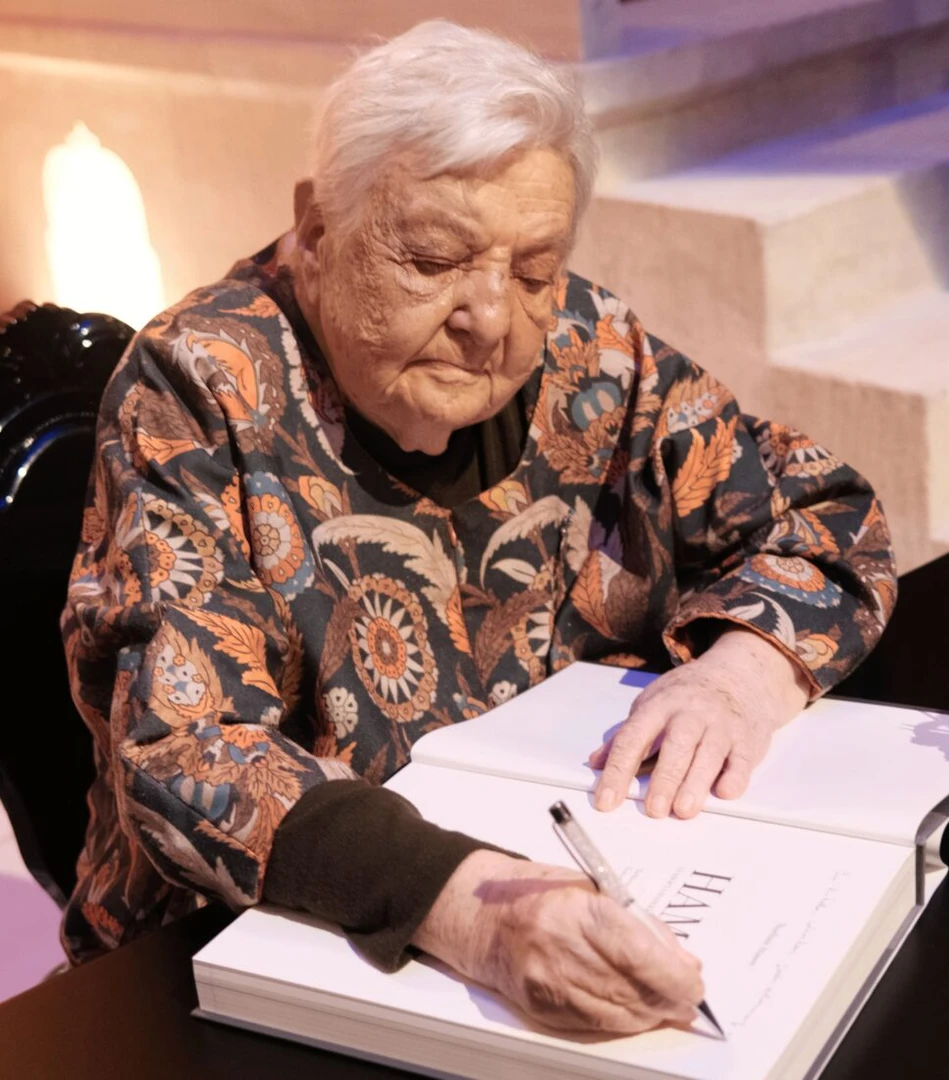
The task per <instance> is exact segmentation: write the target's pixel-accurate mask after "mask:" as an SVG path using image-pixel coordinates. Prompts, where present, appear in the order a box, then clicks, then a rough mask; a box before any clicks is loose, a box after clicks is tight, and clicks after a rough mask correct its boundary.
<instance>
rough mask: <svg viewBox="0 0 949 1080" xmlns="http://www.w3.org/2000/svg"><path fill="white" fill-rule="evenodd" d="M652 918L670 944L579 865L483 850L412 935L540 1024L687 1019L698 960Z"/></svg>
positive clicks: (610, 1028) (597, 1027) (636, 1026)
mask: <svg viewBox="0 0 949 1080" xmlns="http://www.w3.org/2000/svg"><path fill="white" fill-rule="evenodd" d="M658 925H660V926H661V929H662V933H663V934H665V935H667V940H668V942H669V947H666V945H665V944H664V943H663V942H661V941H658V940H657V939H656V938H655V937H654V935H653V934H652V933H651V932H650V931H649V929H648V928H647V927H646V926H644V925H643V924H642V923H641V922H640V921H639V920H638V919H636V918H634V917H633V916H632V915H630V914H629V912H627V911H625V910H624V909H623V908H622V907H621V906H620V905H619V904H617V903H616V902H615V901H613V900H611V899H609V897H606V896H601V895H600V894H599V893H597V892H596V890H595V889H594V888H593V886H592V885H591V884H590V883H589V881H587V879H586V878H585V877H584V876H583V875H582V874H579V873H577V872H575V871H572V870H567V869H564V868H562V867H558V866H548V865H545V864H542V863H533V862H525V861H523V860H521V859H514V858H511V857H510V856H508V855H503V854H501V853H499V852H494V851H484V850H481V851H475V852H473V853H472V854H471V855H469V856H468V857H467V858H466V859H465V860H464V861H463V862H462V863H461V864H460V865H459V866H458V868H457V869H456V870H455V872H454V874H453V875H452V876H451V877H450V878H449V880H448V882H447V883H446V885H445V887H444V889H442V892H441V893H440V894H439V897H438V899H437V900H436V901H435V904H434V905H433V907H432V909H431V911H430V912H429V914H428V916H427V917H426V919H425V920H424V922H423V923H422V925H421V926H420V927H419V930H418V931H417V932H416V934H415V936H414V937H413V943H414V944H415V945H416V946H418V948H420V949H422V950H423V951H425V952H427V953H430V954H431V955H433V956H436V957H438V958H439V959H440V960H443V961H444V962H445V963H446V964H448V965H449V966H451V967H453V968H454V969H455V970H456V971H458V972H459V973H460V974H462V975H464V976H465V977H466V978H469V979H473V980H475V981H477V982H480V983H482V984H483V985H485V986H487V987H489V988H490V989H493V990H497V991H498V992H499V993H501V994H503V995H504V996H505V997H506V998H508V999H509V1000H510V1001H511V1002H513V1003H514V1004H515V1005H516V1006H518V1007H519V1008H520V1009H521V1010H522V1011H523V1012H524V1013H526V1014H527V1016H528V1017H530V1018H531V1019H532V1020H534V1021H536V1022H538V1023H539V1024H542V1025H543V1026H545V1027H548V1028H553V1029H555V1030H559V1031H564V1032H574V1033H580V1032H603V1033H605V1032H611V1033H615V1034H623V1035H631V1034H635V1033H637V1032H640V1031H647V1030H648V1029H649V1028H653V1027H656V1026H658V1025H659V1024H661V1023H664V1022H665V1023H677V1024H687V1023H689V1022H690V1021H691V1020H692V1019H693V1018H694V1016H695V1006H696V1005H697V1004H698V1003H699V1002H700V1001H701V1000H702V998H703V996H704V990H703V986H702V979H701V976H700V968H701V965H700V963H699V961H698V960H697V959H696V958H695V957H694V956H692V955H691V954H690V953H687V952H686V951H685V949H683V948H682V947H681V945H679V942H678V940H677V939H676V937H675V936H674V935H673V934H672V932H671V931H670V930H669V929H668V928H667V927H665V926H662V924H658Z"/></svg>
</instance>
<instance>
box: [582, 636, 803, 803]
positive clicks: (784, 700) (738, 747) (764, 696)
mask: <svg viewBox="0 0 949 1080" xmlns="http://www.w3.org/2000/svg"><path fill="white" fill-rule="evenodd" d="M808 697H809V684H808V682H807V679H806V677H805V676H804V674H803V672H802V670H801V668H800V666H799V665H798V664H796V663H795V662H794V661H792V660H790V659H789V658H788V657H787V656H785V655H784V653H782V652H781V651H780V650H779V649H778V648H777V646H775V645H771V644H769V642H768V641H767V640H766V639H765V638H763V637H761V636H760V635H758V634H756V633H755V632H754V631H751V630H743V629H741V628H739V627H735V628H734V629H729V630H728V631H726V632H725V633H723V634H722V635H721V636H720V637H719V638H718V640H717V641H716V642H715V644H714V645H712V646H711V647H710V648H709V649H708V650H707V651H706V652H705V653H703V654H702V655H701V656H700V657H699V658H698V659H697V660H692V661H690V662H689V663H687V664H683V665H682V666H681V667H678V668H674V669H673V670H672V671H668V672H666V674H665V675H661V676H660V677H659V678H658V679H656V681H655V682H653V683H651V684H650V685H649V686H648V687H647V688H646V689H645V690H643V691H642V693H640V695H639V696H638V697H637V698H636V700H635V701H634V702H633V707H632V708H631V709H630V712H629V717H628V719H627V720H626V721H625V722H624V724H623V726H622V727H621V728H620V729H619V731H617V733H616V734H615V735H614V736H613V738H612V739H611V740H610V741H609V742H608V743H606V744H604V745H603V746H601V747H599V748H598V749H597V750H595V751H594V752H593V753H592V754H591V755H590V764H591V765H592V766H593V767H594V768H596V769H602V770H603V775H602V776H601V777H600V781H599V783H598V784H597V787H596V794H595V796H594V805H595V806H596V808H597V809H598V810H613V809H615V807H617V806H619V805H620V804H621V803H622V801H623V799H625V797H626V794H627V792H628V791H629V785H630V783H631V782H632V780H633V777H634V776H635V775H636V773H637V772H638V771H639V769H640V767H641V766H642V763H643V761H644V760H645V759H646V758H647V757H648V756H649V755H650V753H651V752H652V749H653V747H654V746H655V745H656V744H657V743H658V744H660V745H659V757H658V760H657V761H656V764H655V766H654V767H653V770H652V773H651V776H650V779H649V791H648V793H647V795H646V813H647V814H649V815H650V816H651V817H665V816H666V815H667V814H668V813H669V811H670V810H673V811H674V812H675V814H676V816H677V817H682V818H686V817H693V816H694V815H695V814H697V813H698V812H699V811H700V810H701V809H702V806H703V805H704V803H705V800H706V799H707V798H708V795H709V793H710V791H711V790H712V787H713V785H714V787H715V794H716V795H718V796H719V797H720V798H723V799H735V798H737V797H738V796H739V795H741V794H742V793H743V792H744V791H745V788H746V787H747V786H748V781H749V780H750V778H751V773H752V770H753V769H754V768H755V766H756V765H758V764H759V763H760V762H761V760H762V759H763V758H764V756H765V754H766V753H767V751H768V747H769V746H770V744H771V736H772V734H773V732H774V731H775V730H776V729H777V728H779V727H781V726H782V725H783V724H786V723H787V722H788V721H789V720H790V719H791V718H792V717H794V716H796V715H797V713H799V712H800V711H801V709H803V708H804V706H805V705H806V704H807V700H808Z"/></svg>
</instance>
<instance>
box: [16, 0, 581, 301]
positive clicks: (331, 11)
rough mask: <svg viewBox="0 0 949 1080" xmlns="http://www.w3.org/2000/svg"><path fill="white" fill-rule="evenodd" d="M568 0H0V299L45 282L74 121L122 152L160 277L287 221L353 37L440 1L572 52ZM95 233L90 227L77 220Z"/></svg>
mask: <svg viewBox="0 0 949 1080" xmlns="http://www.w3.org/2000/svg"><path fill="white" fill-rule="evenodd" d="M577 10H578V9H577V2H576V0H545V3H544V6H543V17H542V18H538V15H537V7H536V5H534V4H520V5H518V4H512V3H510V2H509V0H479V3H478V5H477V7H475V6H474V5H472V4H470V3H464V4H462V3H460V2H444V0H442V2H439V0H410V2H394V0H370V2H352V0H350V2H346V0H332V2H329V0H215V2H206V3H195V2H193V0H138V2H136V3H135V4H129V3H128V2H127V0H121V2H120V0H72V2H68V0H0V160H2V162H3V166H2V169H0V309H2V308H6V307H8V306H10V305H12V304H13V303H15V302H16V301H18V300H20V299H22V298H24V297H30V298H33V299H35V300H38V301H42V300H48V299H52V298H53V297H52V295H51V289H50V281H49V274H48V271H47V267H46V254H45V247H44V239H43V237H44V231H45V228H46V220H45V213H44V208H43V203H42V191H41V178H42V168H43V160H44V158H45V156H46V153H47V152H48V151H49V149H50V148H52V147H53V146H55V145H57V144H59V143H60V142H62V140H63V139H64V138H65V137H66V136H67V135H68V133H69V132H70V130H71V129H72V128H73V125H74V124H75V123H77V122H82V123H84V124H86V125H87V126H88V127H89V128H90V129H91V130H92V132H93V133H94V134H95V135H97V136H98V137H99V139H100V140H101V141H102V145H103V146H104V147H105V148H107V149H109V150H113V151H115V152H116V153H117V154H119V156H120V157H121V158H122V159H123V160H124V161H125V162H126V164H127V165H128V166H129V168H130V169H131V170H132V173H133V174H134V176H135V178H136V180H137V181H138V183H139V185H140V187H141V189H142V195H143V198H144V202H145V210H146V215H147V218H148V225H149V230H150V234H151V239H152V243H153V245H154V247H155V248H156V250H157V252H158V256H159V258H160V261H161V264H162V271H163V276H164V281H165V290H166V295H167V297H168V299H169V301H170V300H173V299H177V298H178V297H179V296H181V295H182V294H183V293H184V292H186V291H188V290H189V289H191V288H194V287H195V286H197V285H199V284H202V283H204V282H207V281H209V280H213V279H214V278H216V277H218V276H219V275H220V274H222V273H223V272H224V271H225V270H226V269H227V267H228V266H229V265H230V264H231V263H232V262H233V261H234V260H235V259H236V258H238V257H240V256H243V255H247V254H250V253H251V252H253V251H254V250H257V249H258V248H259V247H261V246H263V245H264V244H266V243H267V242H268V241H269V240H270V239H272V238H273V237H274V236H276V235H277V234H278V233H279V232H281V231H282V230H283V229H285V228H286V227H287V226H288V225H289V224H290V208H291V199H292V188H293V182H294V180H295V179H296V178H297V177H298V176H299V175H300V173H301V172H302V169H303V165H304V161H305V150H304V142H303V139H304V130H305V125H306V122H307V119H308V117H309V113H310V109H311V107H312V103H313V102H314V100H315V99H316V97H317V95H318V93H319V88H320V87H321V86H323V85H325V84H326V83H327V82H328V81H329V80H330V79H331V78H332V77H333V75H334V74H335V73H336V72H337V71H339V70H340V68H341V67H342V66H344V65H345V64H346V63H348V60H349V58H350V56H351V54H352V49H353V46H356V45H359V44H364V43H365V42H367V41H368V40H370V39H371V37H372V36H373V35H383V36H385V35H391V34H394V33H398V32H400V31H402V30H404V29H406V28H408V27H409V26H411V25H413V24H414V23H415V22H417V21H419V20H420V19H424V18H431V17H437V16H442V17H447V18H451V19H454V20H455V21H458V22H462V23H468V24H471V25H479V26H484V27H486V28H488V29H494V30H497V31H499V32H502V33H505V34H507V35H508V36H511V37H514V38H519V39H521V40H525V41H527V42H528V43H529V44H531V45H532V46H533V47H534V48H536V49H538V50H539V51H542V52H544V53H546V54H547V55H550V56H560V57H563V56H572V55H576V52H577V48H578V41H579V21H578V15H577ZM90 242H94V238H92V237H91V238H90Z"/></svg>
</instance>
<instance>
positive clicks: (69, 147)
mask: <svg viewBox="0 0 949 1080" xmlns="http://www.w3.org/2000/svg"><path fill="white" fill-rule="evenodd" d="M43 202H44V203H45V206H46V222H47V228H46V257H47V260H48V261H49V269H50V276H51V278H52V283H53V294H54V297H55V300H56V303H58V304H62V305H64V306H65V307H71V308H74V309H75V310H76V311H101V312H105V313H106V314H107V315H114V316H115V317H116V318H119V319H122V320H124V321H125V322H127V323H128V324H129V325H130V326H133V327H134V328H135V329H136V330H137V329H139V328H140V327H142V326H143V325H144V324H145V323H146V322H148V320H149V319H151V318H152V317H153V316H154V315H156V314H157V313H158V312H159V311H161V310H162V308H164V307H165V297H164V290H163V288H162V280H161V266H160V264H159V262H158V256H157V255H156V253H155V249H154V248H153V247H152V245H151V240H150V239H149V235H148V222H147V221H146V219H145V204H144V202H143V200H142V193H141V191H140V190H139V186H138V184H137V182H136V180H135V177H134V176H133V175H132V172H131V170H130V169H129V167H128V166H127V165H126V164H125V162H124V161H123V160H122V159H121V158H120V157H119V156H118V154H116V153H114V152H113V151H112V150H105V149H103V147H102V144H101V143H100V142H99V140H98V139H97V138H96V136H95V135H93V133H92V132H91V131H90V130H89V129H88V128H87V127H86V125H85V124H82V123H79V124H76V126H75V127H74V128H73V130H72V131H71V132H70V134H69V137H68V138H67V139H66V141H65V142H64V143H62V144H61V145H60V146H54V147H53V149H52V150H50V151H49V153H48V154H47V155H46V161H45V162H44V164H43Z"/></svg>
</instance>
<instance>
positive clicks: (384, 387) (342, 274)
mask: <svg viewBox="0 0 949 1080" xmlns="http://www.w3.org/2000/svg"><path fill="white" fill-rule="evenodd" d="M573 215H574V183H573V173H572V170H571V169H570V166H569V165H568V164H567V163H566V162H565V161H564V159H563V158H562V157H561V156H560V155H559V154H557V153H555V152H553V151H550V150H529V151H525V152H524V153H522V154H520V155H519V156H517V157H516V158H514V159H512V160H510V161H508V162H507V163H505V164H503V165H502V166H499V167H498V168H497V169H496V170H495V171H494V172H493V173H491V174H489V175H487V176H471V175H464V176H461V175H441V176H437V177H435V178H433V179H430V180H419V179H416V178H413V177H412V176H410V175H409V173H408V172H407V171H406V170H405V169H404V168H400V167H394V168H393V169H391V170H390V171H389V172H388V173H387V174H386V176H385V177H384V178H383V181H382V183H380V184H379V185H378V186H377V187H376V189H375V190H374V192H373V194H372V196H371V198H370V201H369V205H368V206H367V207H366V208H365V214H364V217H363V220H362V223H361V224H360V225H359V227H358V228H356V229H355V230H350V231H349V232H348V233H343V232H342V231H341V230H340V229H338V228H337V229H336V230H334V228H333V226H332V224H331V223H330V224H329V225H328V226H327V227H326V229H325V230H324V229H323V227H322V225H321V224H320V223H319V215H318V212H317V213H316V214H315V215H314V213H313V208H312V207H311V208H310V213H309V214H307V213H300V214H298V224H297V243H298V249H299V255H300V261H299V264H298V265H299V275H300V277H301V278H302V280H300V281H298V282H297V290H298V293H300V292H301V291H302V296H301V301H302V302H303V306H304V310H305V312H306V313H307V317H308V319H309V320H310V321H311V323H315V324H316V325H314V330H315V331H316V333H317V337H318V339H319V340H320V344H321V346H322V347H323V348H324V349H325V351H326V353H327V359H328V361H329V363H330V366H331V368H332V371H333V375H334V377H335V378H336V381H337V383H338V384H339V386H340V389H341V390H342V392H343V395H344V397H345V398H346V399H347V400H348V401H349V402H350V403H351V404H352V405H353V406H354V407H355V408H356V409H357V410H358V411H359V412H360V413H362V415H363V416H365V417H366V418H367V419H369V420H371V421H372V422H373V423H374V424H376V425H377V426H378V427H380V428H382V429H383V430H384V431H385V432H386V433H387V434H388V435H390V436H391V437H392V438H393V439H394V440H395V441H396V442H397V443H398V444H399V445H400V446H401V447H402V448H403V449H404V450H422V451H424V452H425V453H428V454H439V453H441V452H442V451H443V450H444V449H445V446H446V444H447V442H448V437H449V436H450V435H451V433H452V432H453V431H455V430H456V429H457V428H461V427H466V426H468V425H470V424H475V423H478V422H479V421H481V420H485V419H487V418H488V417H489V416H492V415H494V414H495V413H497V412H498V411H499V410H500V409H502V408H503V407H504V405H505V404H506V403H507V402H508V401H509V400H510V399H511V398H512V397H513V396H514V394H516V393H517V391H518V390H519V389H520V388H521V386H523V385H524V383H525V382H526V381H527V379H528V378H529V376H530V374H531V371H532V370H533V369H534V367H535V365H536V364H537V362H538V361H539V359H540V354H541V349H542V347H543V342H544V337H545V335H546V332H547V330H548V329H549V326H550V319H551V314H552V311H553V302H554V295H555V291H556V286H557V280H558V278H559V276H560V274H561V273H562V271H563V266H564V261H565V259H566V257H567V253H568V249H569V245H570V242H571V239H572V233H573ZM307 221H309V222H310V223H311V224H310V227H309V228H307V227H306V222H307ZM314 221H316V222H317V224H316V225H315V226H314V225H313V224H312V223H313V222H314Z"/></svg>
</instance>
